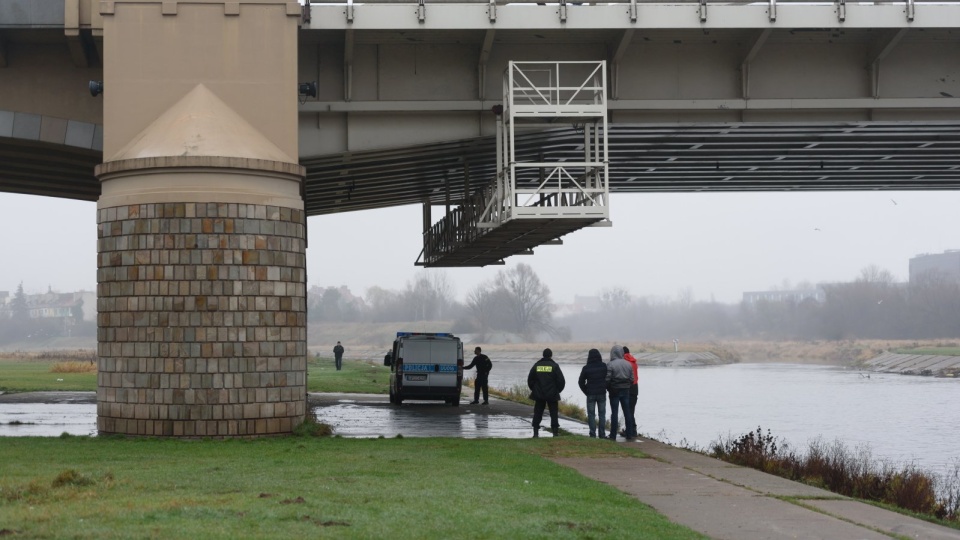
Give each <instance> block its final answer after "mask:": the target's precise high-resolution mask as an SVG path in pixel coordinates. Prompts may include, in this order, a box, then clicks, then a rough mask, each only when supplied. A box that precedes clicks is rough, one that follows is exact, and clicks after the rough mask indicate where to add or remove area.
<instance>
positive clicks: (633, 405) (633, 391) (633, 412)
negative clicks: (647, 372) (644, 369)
mask: <svg viewBox="0 0 960 540" xmlns="http://www.w3.org/2000/svg"><path fill="white" fill-rule="evenodd" d="M623 359H624V360H626V361H627V362H630V367H632V368H633V384H632V385H630V416H631V417H633V425H634V426H636V425H637V399H638V398H639V396H640V387H639V386H638V385H637V383H638V382H640V377H639V374H638V371H637V359H636V358H634V357H633V355H632V354H630V348H629V347H627V346H626V345H624V346H623ZM634 430H636V429H634Z"/></svg>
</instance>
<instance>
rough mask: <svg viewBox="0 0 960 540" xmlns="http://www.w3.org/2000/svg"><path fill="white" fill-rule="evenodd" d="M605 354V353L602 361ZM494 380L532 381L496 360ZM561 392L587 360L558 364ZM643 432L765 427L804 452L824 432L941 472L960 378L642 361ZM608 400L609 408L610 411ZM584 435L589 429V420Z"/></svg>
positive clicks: (959, 453)
mask: <svg viewBox="0 0 960 540" xmlns="http://www.w3.org/2000/svg"><path fill="white" fill-rule="evenodd" d="M606 358H607V354H606V353H604V359H606ZM492 359H493V361H494V364H493V371H491V372H490V386H492V387H510V386H512V385H513V384H515V383H520V384H523V385H524V386H526V379H527V373H528V372H529V371H530V367H531V366H532V365H533V362H534V360H533V359H531V361H529V362H516V361H513V362H508V361H499V362H498V361H497V359H496V358H495V357H494V358H492ZM560 366H561V368H562V369H563V374H564V377H565V378H566V381H567V385H566V388H565V390H564V392H563V394H562V395H563V398H564V399H566V400H569V401H571V402H573V403H576V404H578V405H581V406H585V405H586V400H585V398H584V396H583V394H582V393H581V392H580V389H579V387H578V386H577V377H578V376H579V375H580V369H581V367H582V364H563V363H562V364H560ZM639 384H640V397H639V400H638V402H637V419H638V431H639V433H640V434H641V437H642V436H643V435H647V436H652V437H654V438H656V439H660V440H663V441H666V442H670V443H673V444H682V445H691V446H695V447H698V448H706V447H707V446H709V444H710V443H711V442H713V441H716V440H717V439H718V438H720V437H721V436H722V437H728V436H734V437H738V436H740V435H742V434H745V433H747V432H750V431H753V430H755V429H757V426H760V427H762V428H763V431H764V433H766V431H767V429H770V432H771V434H772V435H774V436H775V437H778V438H783V439H785V440H786V441H788V442H789V443H790V444H791V446H792V447H794V448H800V449H805V448H806V446H807V443H808V442H809V441H810V440H811V439H814V438H816V437H818V436H822V437H823V439H824V440H825V441H827V442H833V441H834V440H835V439H840V440H841V441H843V442H844V443H845V444H846V446H847V448H848V449H851V450H852V449H854V448H855V447H856V446H857V445H863V444H865V445H869V448H870V450H871V451H872V453H873V456H874V457H875V458H878V459H886V460H891V461H894V462H898V463H900V462H908V461H910V462H916V463H917V464H918V465H920V466H921V467H922V468H924V469H927V470H930V471H934V472H942V471H944V470H946V468H947V467H948V466H949V465H951V464H952V463H954V462H955V461H956V460H957V459H958V458H960V429H958V428H957V425H956V422H957V411H960V380H956V379H936V378H932V377H918V376H909V375H896V374H882V373H869V378H868V377H867V373H861V372H859V371H856V370H849V369H844V368H839V367H832V366H822V365H798V364H730V365H722V366H709V367H698V368H691V367H684V368H656V367H641V368H640V383H639ZM609 414H610V413H609V405H608V411H607V415H608V417H609ZM583 433H584V434H586V433H587V429H586V427H584V428H583Z"/></svg>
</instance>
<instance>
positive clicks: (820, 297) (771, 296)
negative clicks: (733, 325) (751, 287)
mask: <svg viewBox="0 0 960 540" xmlns="http://www.w3.org/2000/svg"><path fill="white" fill-rule="evenodd" d="M826 299H827V293H825V292H824V290H823V289H822V288H821V287H817V288H816V289H795V290H790V291H750V292H745V293H743V302H744V303H745V304H756V303H757V302H761V301H763V302H795V303H797V304H799V303H800V302H803V301H804V300H815V301H817V302H824V301H826Z"/></svg>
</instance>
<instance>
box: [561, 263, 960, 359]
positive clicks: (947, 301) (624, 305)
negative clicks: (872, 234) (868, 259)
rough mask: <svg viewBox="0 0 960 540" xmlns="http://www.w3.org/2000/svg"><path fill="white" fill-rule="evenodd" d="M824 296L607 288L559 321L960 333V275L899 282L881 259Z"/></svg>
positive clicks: (788, 332)
mask: <svg viewBox="0 0 960 540" xmlns="http://www.w3.org/2000/svg"><path fill="white" fill-rule="evenodd" d="M820 287H821V288H822V289H823V290H824V293H825V295H824V300H823V301H818V300H815V299H812V298H808V299H805V300H802V301H793V300H778V301H773V300H760V301H757V302H752V303H747V302H741V303H740V304H739V305H736V304H721V303H717V302H712V301H711V302H697V301H694V300H693V299H692V297H691V295H690V294H689V292H688V291H687V292H682V293H681V294H679V295H678V297H677V298H676V299H667V300H663V299H655V298H649V297H647V298H633V297H632V296H630V294H629V293H628V292H627V291H626V290H625V289H622V288H612V289H607V290H605V291H603V292H602V294H601V297H600V305H601V307H600V310H599V311H597V312H592V313H580V314H575V315H571V316H569V317H566V318H564V319H562V320H561V321H560V322H561V323H562V324H564V325H566V326H569V327H570V328H572V329H573V332H572V334H573V335H572V337H573V339H575V340H577V341H583V340H611V339H634V340H667V341H669V340H672V339H677V338H679V339H683V340H686V341H705V340H717V339H757V340H841V339H938V338H953V337H960V283H958V282H957V281H956V280H954V279H951V278H949V277H948V276H946V275H944V274H939V273H928V274H925V275H923V276H921V277H920V278H919V279H917V280H915V281H914V282H912V283H903V282H897V281H896V280H894V278H893V276H892V275H891V274H890V272H888V271H886V270H881V269H879V268H877V267H876V266H870V267H867V268H865V269H863V270H862V271H861V273H860V275H859V276H858V277H857V278H856V279H854V280H853V281H850V282H845V283H834V284H823V285H820Z"/></svg>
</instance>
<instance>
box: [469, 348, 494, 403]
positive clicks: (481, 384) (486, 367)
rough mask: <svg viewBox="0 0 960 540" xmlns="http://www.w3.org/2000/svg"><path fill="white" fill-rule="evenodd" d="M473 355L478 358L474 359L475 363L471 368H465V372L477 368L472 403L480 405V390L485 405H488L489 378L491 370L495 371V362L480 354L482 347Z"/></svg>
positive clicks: (472, 363)
mask: <svg viewBox="0 0 960 540" xmlns="http://www.w3.org/2000/svg"><path fill="white" fill-rule="evenodd" d="M473 354H475V355H476V356H474V357H473V361H472V362H470V365H469V366H464V367H463V370H464V371H466V370H468V369H473V368H474V367H476V368H477V378H476V380H474V381H473V401H471V402H470V404H471V405H476V404H477V403H480V389H481V388H482V389H483V404H484V405H486V404H487V393H488V389H487V378H488V377H489V375H490V370H491V369H493V362H491V361H490V357H489V356H487V355H485V354H483V353H481V352H480V347H477V348H476V349H474V350H473Z"/></svg>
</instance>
